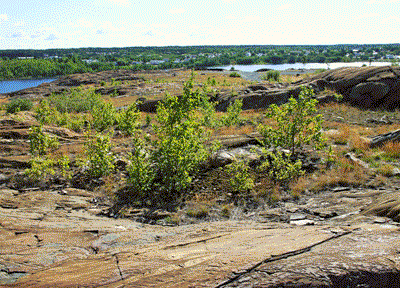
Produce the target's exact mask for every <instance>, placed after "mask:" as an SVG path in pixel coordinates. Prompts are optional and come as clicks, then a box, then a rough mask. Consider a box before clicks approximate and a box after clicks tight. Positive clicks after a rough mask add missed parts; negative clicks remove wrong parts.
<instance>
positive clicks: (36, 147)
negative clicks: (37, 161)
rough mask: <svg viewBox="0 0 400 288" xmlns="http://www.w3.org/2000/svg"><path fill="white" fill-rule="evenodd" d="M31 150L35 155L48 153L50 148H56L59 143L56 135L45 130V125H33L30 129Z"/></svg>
mask: <svg viewBox="0 0 400 288" xmlns="http://www.w3.org/2000/svg"><path fill="white" fill-rule="evenodd" d="M29 144H30V152H31V153H32V155H35V156H42V155H46V154H47V152H48V151H49V150H50V149H56V148H57V147H58V145H59V143H58V141H57V139H56V138H54V137H50V136H49V135H47V134H45V133H44V132H43V126H32V127H31V128H30V129H29Z"/></svg>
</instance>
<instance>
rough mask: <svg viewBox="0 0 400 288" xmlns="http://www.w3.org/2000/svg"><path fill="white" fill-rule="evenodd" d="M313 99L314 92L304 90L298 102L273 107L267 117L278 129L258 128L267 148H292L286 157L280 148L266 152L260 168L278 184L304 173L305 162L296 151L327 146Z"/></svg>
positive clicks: (291, 100)
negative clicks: (309, 146)
mask: <svg viewBox="0 0 400 288" xmlns="http://www.w3.org/2000/svg"><path fill="white" fill-rule="evenodd" d="M313 96H314V92H313V90H311V89H310V88H306V87H302V90H301V92H300V94H299V97H298V99H295V98H293V97H291V98H290V99H289V101H288V102H287V103H286V104H283V105H281V106H277V105H275V104H273V105H271V106H270V108H269V109H268V111H267V113H266V117H268V118H271V119H273V120H275V121H276V127H271V126H266V125H260V126H259V128H258V130H259V132H260V134H261V135H262V136H263V140H262V142H263V143H264V145H265V147H266V148H271V147H272V148H277V147H281V148H284V149H289V152H288V153H285V155H284V153H283V151H280V150H279V149H275V151H271V150H267V149H265V151H264V157H265V158H266V161H265V162H264V163H263V164H262V165H261V166H260V169H261V170H267V171H268V176H269V177H271V178H272V179H273V180H274V181H276V182H284V181H287V180H289V179H292V178H297V177H299V176H301V175H302V174H303V173H304V172H303V171H302V170H301V168H302V162H301V161H300V160H299V159H296V157H295V155H294V154H295V149H297V148H302V147H303V146H304V145H312V146H313V148H314V149H317V150H320V149H322V147H323V146H324V145H325V138H324V137H323V135H322V116H321V115H319V114H317V109H316V104H317V100H315V99H313Z"/></svg>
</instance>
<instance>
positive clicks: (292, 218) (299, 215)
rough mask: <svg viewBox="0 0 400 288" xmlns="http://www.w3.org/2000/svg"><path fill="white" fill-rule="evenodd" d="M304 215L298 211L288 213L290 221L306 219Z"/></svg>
mask: <svg viewBox="0 0 400 288" xmlns="http://www.w3.org/2000/svg"><path fill="white" fill-rule="evenodd" d="M306 218H307V217H306V215H304V214H300V213H295V214H293V215H290V222H292V221H298V220H304V219H306Z"/></svg>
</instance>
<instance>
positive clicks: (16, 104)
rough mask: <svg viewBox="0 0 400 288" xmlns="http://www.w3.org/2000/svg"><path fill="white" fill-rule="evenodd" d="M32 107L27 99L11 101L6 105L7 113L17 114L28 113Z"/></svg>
mask: <svg viewBox="0 0 400 288" xmlns="http://www.w3.org/2000/svg"><path fill="white" fill-rule="evenodd" d="M32 107H33V103H32V101H31V100H29V99H13V100H11V101H10V102H8V103H7V104H6V112H7V113H10V114H12V113H17V112H19V111H29V110H31V109H32Z"/></svg>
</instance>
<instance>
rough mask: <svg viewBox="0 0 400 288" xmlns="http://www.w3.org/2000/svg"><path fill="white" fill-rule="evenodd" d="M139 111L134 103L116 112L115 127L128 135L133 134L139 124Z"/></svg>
mask: <svg viewBox="0 0 400 288" xmlns="http://www.w3.org/2000/svg"><path fill="white" fill-rule="evenodd" d="M139 117H140V113H139V110H138V109H137V106H136V105H135V104H132V105H130V106H129V107H128V108H127V109H125V110H121V111H120V112H119V113H118V114H117V128H118V129H119V130H121V131H123V132H125V133H126V134H128V135H133V134H134V133H135V131H136V129H137V127H138V125H139Z"/></svg>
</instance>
